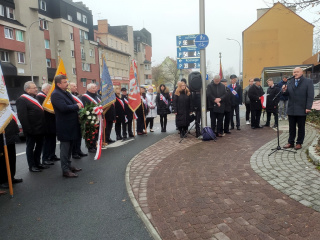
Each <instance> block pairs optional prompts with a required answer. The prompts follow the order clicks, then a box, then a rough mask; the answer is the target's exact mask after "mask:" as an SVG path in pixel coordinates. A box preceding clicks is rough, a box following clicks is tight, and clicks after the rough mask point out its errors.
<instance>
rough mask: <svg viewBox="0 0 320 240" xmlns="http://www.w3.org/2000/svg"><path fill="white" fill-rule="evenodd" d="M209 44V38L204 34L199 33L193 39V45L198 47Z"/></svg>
mask: <svg viewBox="0 0 320 240" xmlns="http://www.w3.org/2000/svg"><path fill="white" fill-rule="evenodd" d="M208 44H209V38H208V36H207V35H205V34H199V35H198V36H197V37H196V39H195V45H196V46H197V48H199V49H203V48H206V47H207V46H208Z"/></svg>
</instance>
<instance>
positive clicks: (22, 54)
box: [17, 52, 25, 63]
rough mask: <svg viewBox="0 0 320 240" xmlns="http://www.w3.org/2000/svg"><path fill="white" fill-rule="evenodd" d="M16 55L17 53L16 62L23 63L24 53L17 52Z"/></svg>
mask: <svg viewBox="0 0 320 240" xmlns="http://www.w3.org/2000/svg"><path fill="white" fill-rule="evenodd" d="M17 55H18V63H25V57H24V53H22V52H17Z"/></svg>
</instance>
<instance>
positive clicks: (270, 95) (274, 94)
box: [265, 78, 281, 128]
mask: <svg viewBox="0 0 320 240" xmlns="http://www.w3.org/2000/svg"><path fill="white" fill-rule="evenodd" d="M267 83H268V86H269V88H268V90H267V106H266V112H267V122H266V124H265V126H266V127H270V120H271V113H273V116H274V126H273V128H275V127H277V126H278V103H279V99H280V94H281V92H280V91H281V89H280V88H279V87H278V86H277V85H275V84H274V82H273V79H272V78H269V79H268V80H267Z"/></svg>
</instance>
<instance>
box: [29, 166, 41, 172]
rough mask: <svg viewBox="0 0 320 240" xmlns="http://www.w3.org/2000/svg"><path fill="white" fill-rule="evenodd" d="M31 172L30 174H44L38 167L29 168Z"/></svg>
mask: <svg viewBox="0 0 320 240" xmlns="http://www.w3.org/2000/svg"><path fill="white" fill-rule="evenodd" d="M29 171H30V172H42V171H41V170H40V169H39V168H37V167H31V168H29Z"/></svg>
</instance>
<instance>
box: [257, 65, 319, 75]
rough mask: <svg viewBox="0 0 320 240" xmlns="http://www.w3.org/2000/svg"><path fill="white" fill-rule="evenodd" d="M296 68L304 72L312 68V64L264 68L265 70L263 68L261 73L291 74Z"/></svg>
mask: <svg viewBox="0 0 320 240" xmlns="http://www.w3.org/2000/svg"><path fill="white" fill-rule="evenodd" d="M296 67H300V68H302V70H303V71H305V70H306V69H309V68H311V67H313V64H306V65H289V66H277V67H265V68H263V70H262V72H263V73H275V72H279V73H292V72H293V69H295V68H296Z"/></svg>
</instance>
